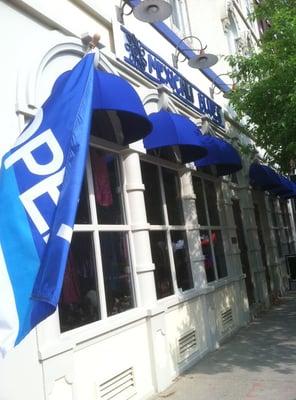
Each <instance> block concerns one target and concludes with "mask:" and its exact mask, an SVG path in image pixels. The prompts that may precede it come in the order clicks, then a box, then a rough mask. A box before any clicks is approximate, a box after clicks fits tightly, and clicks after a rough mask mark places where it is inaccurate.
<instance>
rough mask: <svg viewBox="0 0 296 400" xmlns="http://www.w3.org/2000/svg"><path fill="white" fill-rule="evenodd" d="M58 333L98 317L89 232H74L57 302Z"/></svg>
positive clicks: (96, 290) (91, 244)
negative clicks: (59, 330) (59, 328)
mask: <svg viewBox="0 0 296 400" xmlns="http://www.w3.org/2000/svg"><path fill="white" fill-rule="evenodd" d="M59 316H60V326H61V332H64V331H68V330H70V329H74V328H77V327H78V326H81V325H85V324H87V323H90V322H93V321H96V320H98V319H100V311H99V307H98V289H97V276H96V269H95V262H94V251H93V240H92V233H90V232H79V233H78V232H75V233H74V234H73V238H72V242H71V247H70V252H69V257H68V263H67V267H66V271H65V276H64V283H63V288H62V293H61V298H60V302H59Z"/></svg>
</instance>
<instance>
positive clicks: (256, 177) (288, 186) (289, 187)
mask: <svg viewBox="0 0 296 400" xmlns="http://www.w3.org/2000/svg"><path fill="white" fill-rule="evenodd" d="M249 178H250V184H251V185H252V186H253V187H254V188H255V189H261V190H268V191H269V192H270V193H271V194H274V195H275V196H280V197H282V198H286V199H288V198H291V197H295V196H296V184H295V183H293V182H292V181H290V180H289V179H288V178H286V177H285V176H283V175H280V174H278V173H276V172H275V171H274V170H273V169H272V168H270V167H268V166H267V165H261V164H259V163H253V164H251V166H250V169H249Z"/></svg>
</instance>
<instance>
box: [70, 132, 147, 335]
mask: <svg viewBox="0 0 296 400" xmlns="http://www.w3.org/2000/svg"><path fill="white" fill-rule="evenodd" d="M90 148H97V149H100V150H103V151H107V152H112V153H113V154H114V155H116V156H117V157H118V161H119V162H118V164H119V165H118V168H119V171H118V172H119V181H120V187H121V188H122V197H121V201H122V203H123V204H122V207H123V210H122V212H123V215H124V219H125V221H124V222H125V223H123V224H116V225H115V224H99V223H98V218H97V207H96V201H95V192H94V186H93V176H92V166H91V161H90V157H89V154H88V158H87V162H86V180H87V195H88V204H89V216H90V223H86V224H74V227H73V234H74V233H77V232H88V233H90V234H92V240H93V252H94V261H95V268H96V277H97V282H96V285H97V288H98V293H97V294H98V307H99V310H100V318H99V319H98V320H96V321H94V322H93V323H100V322H103V321H105V320H107V319H110V318H116V317H117V316H118V315H121V314H123V313H128V312H130V311H132V310H134V309H135V308H137V307H138V304H139V298H140V297H139V288H138V284H137V274H136V271H135V265H136V263H135V252H134V246H133V235H132V227H131V218H130V210H129V202H128V199H127V193H126V190H125V189H124V188H125V186H126V185H124V176H123V161H122V157H121V149H122V147H121V146H118V145H116V144H113V143H111V142H110V143H109V142H106V141H105V140H103V139H99V138H91V141H90V146H89V149H90ZM100 232H126V234H127V241H128V248H129V263H130V275H131V296H132V297H133V304H134V306H133V307H132V308H130V309H129V310H126V311H124V312H120V313H117V314H114V315H108V313H107V299H106V293H105V284H104V272H103V263H102V257H101V247H100ZM85 325H89V323H87V324H85ZM85 325H82V326H85ZM82 326H79V327H77V328H73V329H71V330H68V331H65V332H63V333H62V334H67V333H68V332H72V331H74V330H76V329H79V328H81V327H82Z"/></svg>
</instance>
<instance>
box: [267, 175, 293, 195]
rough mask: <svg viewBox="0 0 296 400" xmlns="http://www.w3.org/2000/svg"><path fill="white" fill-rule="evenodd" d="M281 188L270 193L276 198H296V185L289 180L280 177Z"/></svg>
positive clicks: (271, 190)
mask: <svg viewBox="0 0 296 400" xmlns="http://www.w3.org/2000/svg"><path fill="white" fill-rule="evenodd" d="M279 178H280V181H281V186H279V187H277V188H274V189H270V192H271V193H272V194H274V195H276V196H280V197H284V198H286V199H288V198H290V197H295V196H296V185H295V183H293V182H292V181H290V180H289V179H288V178H286V177H284V176H282V175H279Z"/></svg>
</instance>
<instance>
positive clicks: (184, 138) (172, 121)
mask: <svg viewBox="0 0 296 400" xmlns="http://www.w3.org/2000/svg"><path fill="white" fill-rule="evenodd" d="M149 118H150V121H151V122H152V124H153V129H152V132H151V133H150V134H149V135H148V136H146V137H145V138H144V146H145V148H146V149H147V150H152V149H158V148H161V147H169V146H178V147H179V149H180V153H181V158H182V162H184V163H186V162H191V161H195V160H197V159H199V158H201V157H204V156H206V155H207V149H206V147H205V145H204V142H203V139H202V133H201V131H200V130H199V128H198V127H197V125H195V124H194V123H193V122H191V121H190V119H189V118H187V117H184V116H183V115H179V114H175V113H172V112H169V111H164V110H162V111H159V112H156V113H152V114H150V115H149Z"/></svg>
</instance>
